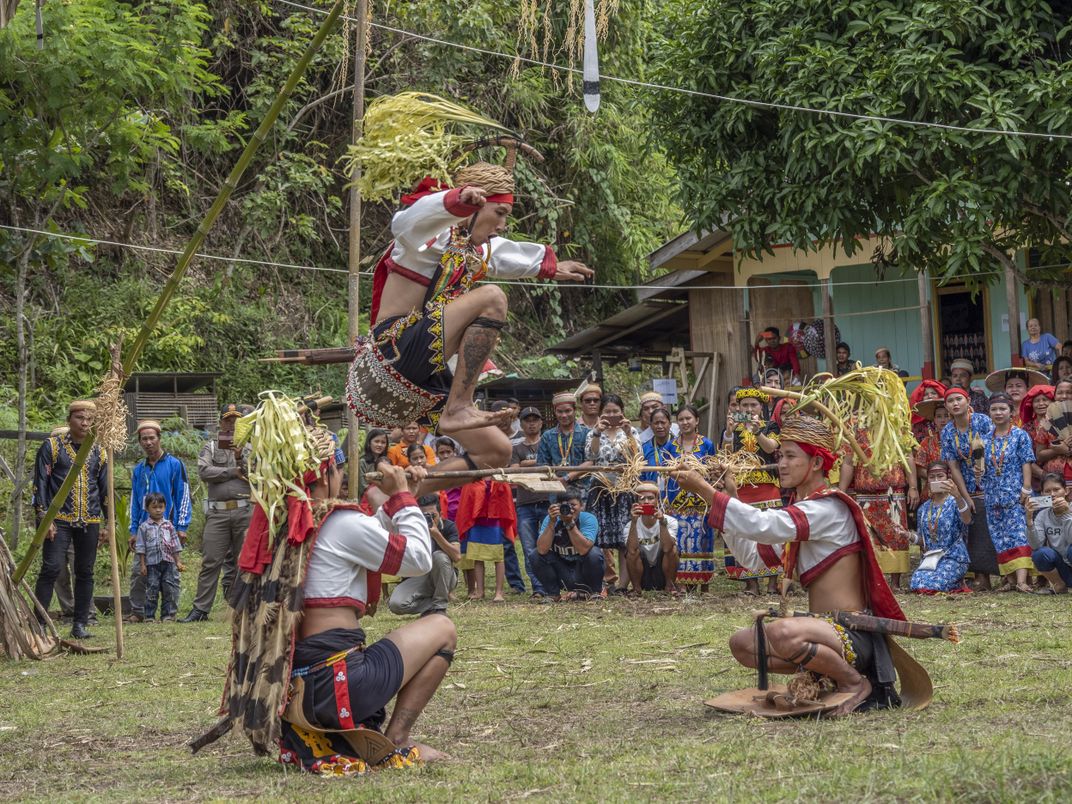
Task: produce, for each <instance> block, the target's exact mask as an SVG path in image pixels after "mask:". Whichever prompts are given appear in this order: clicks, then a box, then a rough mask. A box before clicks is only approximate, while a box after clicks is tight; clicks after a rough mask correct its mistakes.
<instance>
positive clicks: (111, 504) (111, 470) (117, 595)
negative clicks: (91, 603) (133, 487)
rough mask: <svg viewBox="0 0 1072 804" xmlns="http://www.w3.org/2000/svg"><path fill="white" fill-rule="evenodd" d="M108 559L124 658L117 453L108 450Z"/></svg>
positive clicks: (117, 642)
mask: <svg viewBox="0 0 1072 804" xmlns="http://www.w3.org/2000/svg"><path fill="white" fill-rule="evenodd" d="M107 455H108V557H109V559H110V560H111V565H112V606H113V608H112V611H113V612H114V614H115V657H116V658H117V659H122V658H123V589H122V586H121V581H120V579H119V552H118V551H117V550H116V547H115V539H116V535H115V452H114V451H113V450H110V449H109V450H108V452H107Z"/></svg>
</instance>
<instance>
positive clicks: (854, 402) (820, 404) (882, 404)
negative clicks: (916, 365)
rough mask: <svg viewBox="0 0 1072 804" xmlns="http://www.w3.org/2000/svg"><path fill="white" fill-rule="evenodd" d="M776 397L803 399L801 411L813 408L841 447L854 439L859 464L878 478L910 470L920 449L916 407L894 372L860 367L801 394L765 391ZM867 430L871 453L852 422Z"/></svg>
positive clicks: (799, 401) (807, 387) (814, 383)
mask: <svg viewBox="0 0 1072 804" xmlns="http://www.w3.org/2000/svg"><path fill="white" fill-rule="evenodd" d="M762 390H763V391H766V392H767V393H769V394H770V395H771V396H787V397H791V398H794V399H796V400H797V405H796V409H797V410H803V409H805V408H807V406H809V405H811V406H812V408H813V409H816V410H818V411H819V412H820V413H822V415H823V416H824V417H826V419H827V420H828V423H829V424H830V425H831V426H832V427H833V428H834V441H835V447H840V446H841V445H842V444H843V443H845V442H846V441H848V443H849V446H850V447H851V448H852V450H853V453H854V454H855V456H856V459H857V461H858V463H859V464H863V465H866V466H867V468H868V471H870V472H871V473H872V474H873V475H875V476H876V477H878V476H881V475H883V474H885V473H886V472H888V471H889V470H890V469H892V468H893V466H894V465H895V464H900V465H901V466H903V467H905V469H908V467H909V460H910V456H911V454H912V451H913V450H914V449H916V447H918V446H919V444H918V443H917V442H916V439H915V438H913V437H912V409H911V407H910V406H909V402H908V394H906V393H905V390H904V383H903V382H902V381H901V378H900V377H898V376H897V375H896V374H895V373H894V372H892V371H890V370H889V369H884V368H879V367H878V366H860V365H857V367H856V368H855V369H853V370H852V371H850V372H848V373H846V374H843V375H841V376H840V377H829V375H827V376H826V377H825V378H823V379H821V380H819V381H815V380H813V381H812V382H810V383H808V384H807V385H805V386H804V388H803V390H802V391H801V392H800V393H799V394H798V393H794V392H791V391H782V390H780V389H778V388H763V389H762ZM853 423H855V424H857V425H859V426H860V427H862V428H864V429H865V430H867V434H868V441H869V443H870V445H871V455H870V457H868V456H867V455H865V454H864V452H863V450H862V449H861V447H860V445H859V444H858V443H857V441H856V435H855V432H854V431H853V429H852V424H853Z"/></svg>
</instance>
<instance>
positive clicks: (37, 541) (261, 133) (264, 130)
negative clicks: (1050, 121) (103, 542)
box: [14, 0, 343, 583]
mask: <svg viewBox="0 0 1072 804" xmlns="http://www.w3.org/2000/svg"><path fill="white" fill-rule="evenodd" d="M342 7H343V0H336V2H335V4H334V5H333V6H332V7H331V11H330V12H328V15H327V17H326V18H325V19H324V22H323V24H322V25H321V26H320V28H319V29H318V30H317V32H316V35H315V36H314V37H313V39H312V41H311V42H309V44H308V46H307V47H306V48H305V52H304V53H302V55H301V58H300V59H298V63H297V64H295V65H294V69H292V70H291V71H290V75H289V76H288V77H287V82H286V84H284V85H283V88H282V89H281V90H280V91H279V94H278V95H276V97H275V100H274V101H272V105H271V106H270V107H269V108H268V112H267V114H265V116H264V119H263V120H262V121H261V124H260V125H259V126H257V130H256V131H255V132H253V136H252V137H250V139H249V142H247V143H246V147H245V148H244V149H243V150H242V155H241V156H240V157H239V158H238V162H236V163H235V166H234V168H232V169H231V173H230V175H228V177H227V181H225V182H224V185H223V187H222V188H220V192H219V194H218V195H217V196H216V200H215V201H213V202H212V206H211V207H209V210H208V212H207V213H206V215H205V218H204V220H202V221H201V223H200V224H198V226H197V231H196V232H194V234H193V236H192V237H191V238H190V240H189V242H188V243H187V244H186V248H185V249H184V250H183V252H182V256H181V257H179V261H178V264H177V265H176V266H175V270H174V272H173V273H172V274H171V278H170V279H168V281H167V283H166V284H165V285H164V288H163V290H161V291H160V296H159V297H158V298H157V300H156V304H155V305H154V307H153V309H152V311H151V312H150V313H149V317H148V318H147V319H146V320H145V323H144V324H142V327H141V329H140V330H139V331H138V336H137V338H135V339H134V344H133V345H132V346H131V347H130V351H129V352H128V353H127V356H126V360H124V361H123V373H124V374H126V375H128V376H129V375H130V374H131V373H132V372H133V370H134V366H135V365H136V364H137V362H138V358H139V357H141V353H142V351H143V350H144V349H145V345H146V344H147V343H148V342H149V337H150V336H151V335H152V333H153V330H154V329H156V325H157V324H158V323H159V322H160V317H161V316H162V315H163V314H164V310H165V309H167V306H168V304H169V303H170V302H171V299H172V297H173V296H174V295H175V292H176V291H177V290H178V289H179V283H180V282H181V281H182V278H183V276H184V275H185V274H186V269H187V268H189V267H190V263H191V262H193V259H194V256H195V255H196V253H197V250H198V249H199V248H201V244H202V243H203V242H204V240H205V237H206V235H208V233H209V230H210V229H211V228H212V225H213V224H214V223H215V222H216V218H218V217H219V215H220V213H221V212H222V211H223V208H224V206H225V205H226V204H227V202H228V201H229V200H230V198H231V195H232V194H233V193H234V190H235V188H236V187H237V186H238V182H239V181H240V180H241V179H242V175H243V174H244V173H245V172H246V169H247V168H248V167H249V163H250V162H252V161H253V157H254V156H255V155H256V153H257V151H258V150H259V149H260V147H261V145H262V144H263V143H264V140H265V139H266V138H267V137H268V133H269V132H270V131H271V129H272V126H273V125H275V121H276V120H277V119H278V117H279V113H280V112H281V111H282V109H283V105H284V104H285V103H286V102H287V100H288V99H289V98H290V96H291V95H292V94H293V93H294V90H295V89H296V88H297V86H298V82H299V81H301V77H302V76H303V75H304V74H305V71H306V70H308V69H309V63H310V62H311V61H312V60H313V56H314V55H315V54H316V52H317V51H318V50H319V49H320V46H321V45H322V44H324V40H325V39H327V36H328V34H329V33H330V32H331V29H332V28H333V27H334V26H335V23H337V22H338V21H339V15H340V14H341V13H342ZM95 440H96V435H95V434H94V433H92V432H90V434H89V435H88V436H87V437H86V438H85V439H84V440H83V441H82V446H81V447H79V449H78V454H77V455H76V456H75V459H74V464H73V465H72V466H71V471H69V472H68V473H67V477H65V478H64V479H63V483H61V484H60V487H59V489H58V490H57V491H56V496H54V497H53V498H52V503H51V504H50V505H49V506H48V510H47V511H45V515H44V516H43V517H42V518H41V522H40V524H39V525H38V526H37V532H36V533H34V538H33V542H32V543H31V544H30V548H29V549H28V550H27V551H26V555H25V556H23V559H22V561H21V562H20V563H19V566H18V568H17V569H16V570H15V576H14V578H15V581H16V583H17V582H18V581H20V580H22V577H23V576H24V575H25V574H26V571H27V570H28V569H29V568H30V564H31V563H32V562H33V559H34V556H35V555H37V551H38V550H40V549H41V543H42V542H43V541H44V539H45V534H46V533H47V532H48V529H49V527H50V526H51V525H52V522H53V520H54V519H55V518H56V514H58V513H59V511H60V508H61V507H62V506H63V503H64V501H65V500H66V499H67V496H68V495H69V494H70V493H71V488H72V487H73V486H74V481H75V479H76V478H77V477H78V475H79V474H80V473H81V471H82V467H83V466H85V465H86V459H87V458H89V453H90V451H91V450H92V449H93V444H94V442H95Z"/></svg>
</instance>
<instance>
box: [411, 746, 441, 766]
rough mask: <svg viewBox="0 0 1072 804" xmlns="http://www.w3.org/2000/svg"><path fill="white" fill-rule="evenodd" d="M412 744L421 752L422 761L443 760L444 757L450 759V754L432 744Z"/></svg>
mask: <svg viewBox="0 0 1072 804" xmlns="http://www.w3.org/2000/svg"><path fill="white" fill-rule="evenodd" d="M412 745H413V746H414V747H415V748H416V749H417V750H418V751H420V752H421V762H442V761H443V760H444V759H450V754H444V753H443V752H442V751H437V750H436V749H434V748H432V747H431V746H430V745H425V744H424V743H413V744H412Z"/></svg>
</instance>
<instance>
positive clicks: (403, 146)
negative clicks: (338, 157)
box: [342, 92, 509, 201]
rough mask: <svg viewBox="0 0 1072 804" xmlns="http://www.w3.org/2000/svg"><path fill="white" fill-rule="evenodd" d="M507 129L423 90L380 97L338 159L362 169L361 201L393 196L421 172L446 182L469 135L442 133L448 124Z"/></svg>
mask: <svg viewBox="0 0 1072 804" xmlns="http://www.w3.org/2000/svg"><path fill="white" fill-rule="evenodd" d="M451 123H453V124H457V125H462V126H474V127H480V128H491V129H495V130H497V131H503V132H507V133H509V129H507V128H506V127H505V126H503V125H501V124H500V123H496V122H495V121H494V120H490V119H488V118H486V117H483V116H481V115H479V114H477V113H476V112H473V111H470V110H469V109H466V108H464V107H463V106H459V105H458V104H456V103H451V102H450V101H448V100H444V99H443V98H440V97H439V96H437V95H430V94H427V93H424V92H399V93H398V94H396V95H383V96H381V97H379V98H376V100H374V101H373V102H372V103H371V104H369V107H368V111H366V112H365V120H364V124H363V128H362V131H363V134H362V136H361V139H360V140H358V141H357V142H356V143H355V144H354V145H351V146H350V147H349V148H348V149H347V152H346V155H345V156H344V157H343V158H342V162H343V169H344V170H345V171H346V173H347V174H348V175H352V174H353V172H354V169H355V168H358V167H359V168H360V169H361V178H360V179H358V183H357V188H358V190H360V192H361V197H362V198H364V199H365V200H366V201H385V200H388V199H394V198H395V196H396V194H397V192H398V189H399V188H400V187H411V186H413V185H414V184H415V183H416V182H418V181H420V180H421V179H423V178H424V177H425V176H431V177H432V178H434V179H439V180H440V181H444V182H449V181H450V179H451V173H452V172H453V170H454V169H455V168H456V167H457V165H458V163H459V161H460V159H461V158H462V156H463V155H464V154H463V153H462V149H463V148H464V147H465V146H466V145H469V144H470V143H472V142H473V139H474V138H473V137H471V136H464V135H462V134H456V133H451V132H448V131H447V125H448V124H451Z"/></svg>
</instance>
